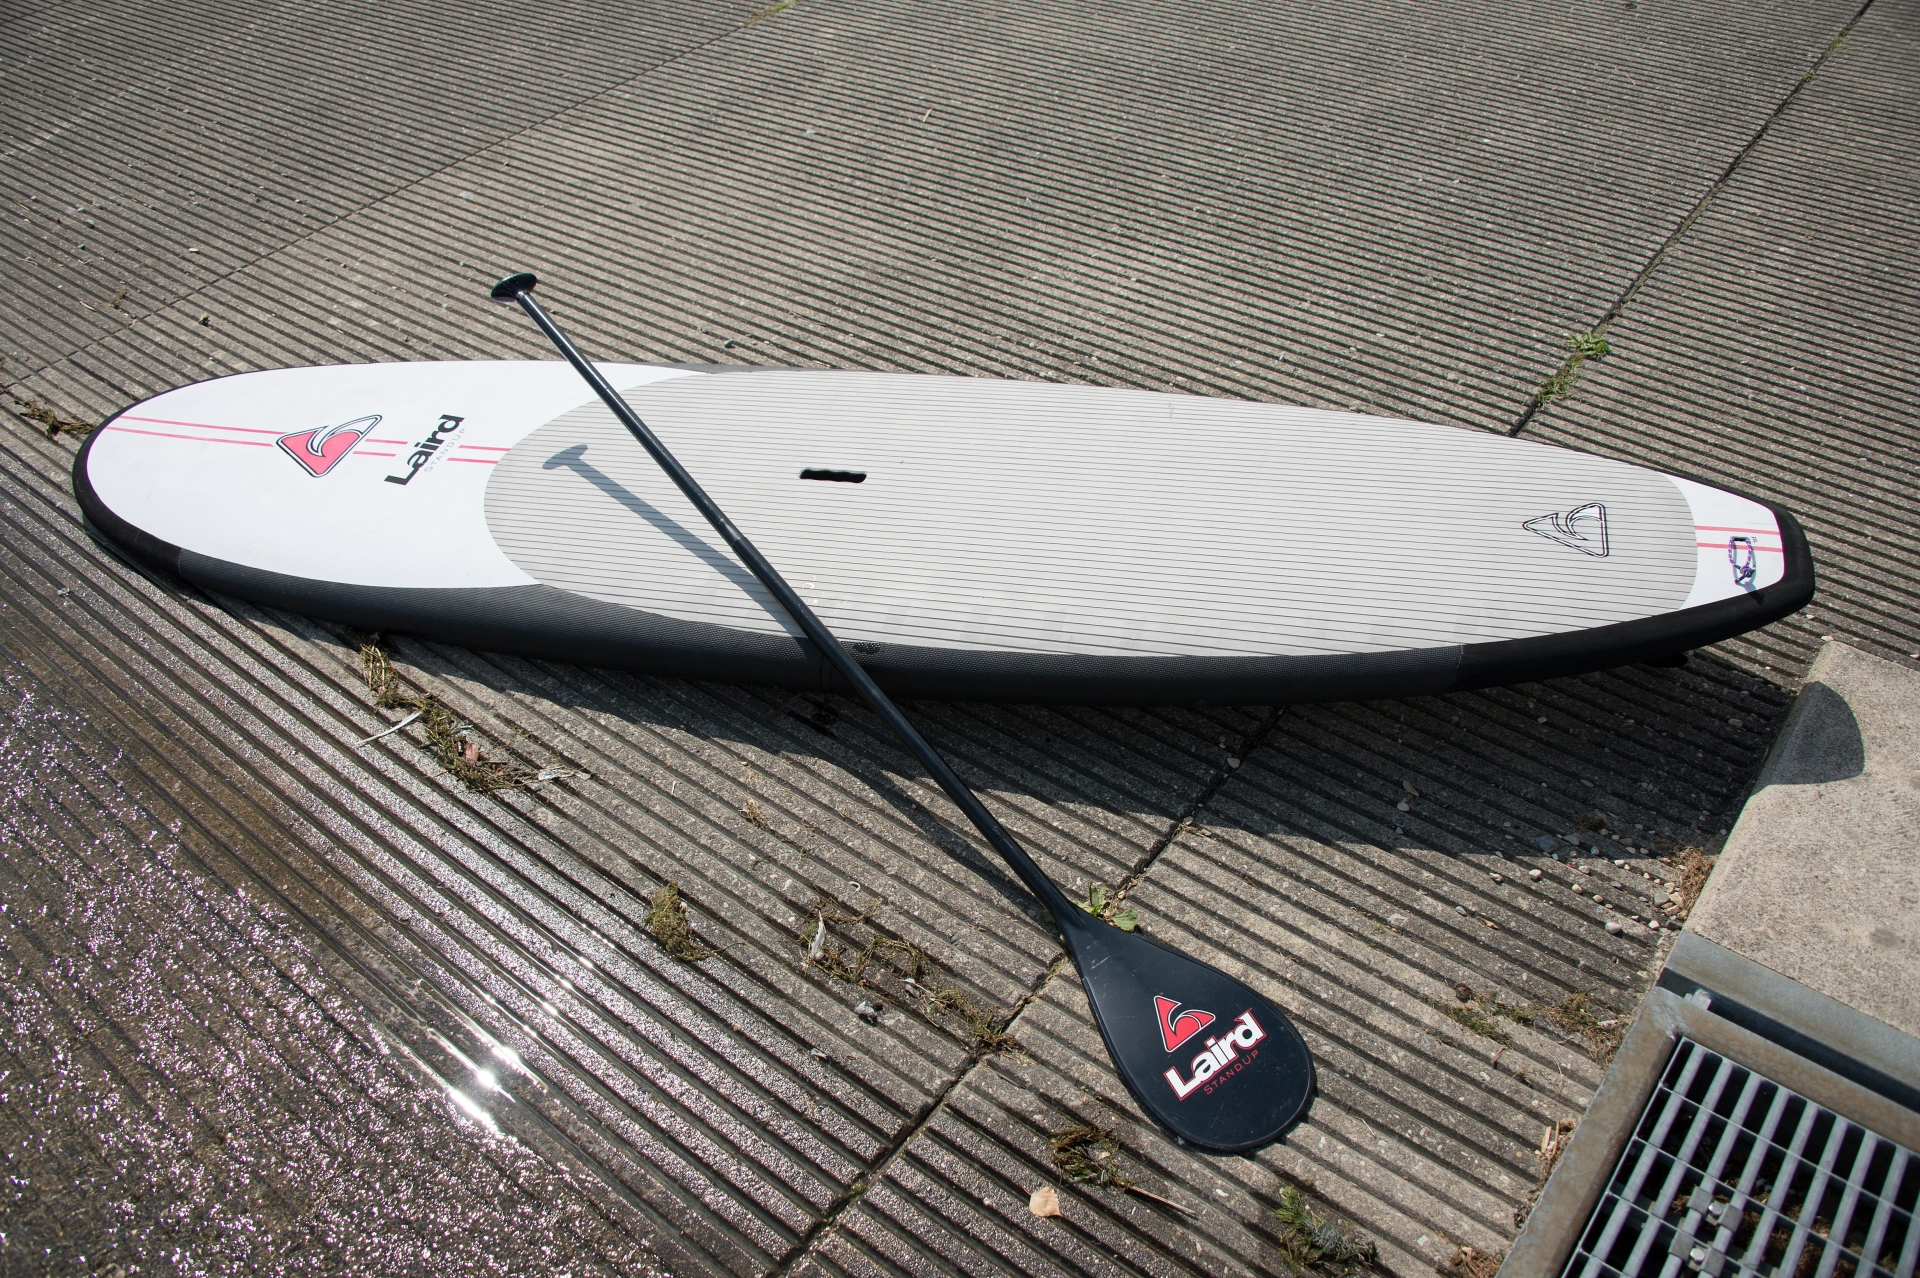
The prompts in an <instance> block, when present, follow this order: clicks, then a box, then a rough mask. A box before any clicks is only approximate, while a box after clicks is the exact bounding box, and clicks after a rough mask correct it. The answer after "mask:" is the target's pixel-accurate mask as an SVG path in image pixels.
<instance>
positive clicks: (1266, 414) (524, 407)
mask: <svg viewBox="0 0 1920 1278" xmlns="http://www.w3.org/2000/svg"><path fill="white" fill-rule="evenodd" d="M602 371H603V372H604V373H605V374H606V375H607V377H608V379H609V380H610V381H611V382H612V383H613V384H614V385H615V386H616V387H619V388H620V389H621V390H622V391H623V392H624V393H625V394H626V396H627V398H628V400H629V402H631V404H632V405H633V407H634V409H635V411H637V412H638V413H639V414H640V416H641V417H642V418H643V419H644V420H645V421H646V422H647V423H648V425H649V426H651V427H652V428H653V429H654V431H655V432H656V433H657V434H658V435H659V436H660V438H661V439H662V440H663V441H665V443H666V444H667V446H668V447H669V448H670V449H672V450H673V451H674V453H675V454H676V455H677V456H678V457H679V458H680V459H681V461H682V462H684V463H685V464H686V466H687V468H688V469H689V470H690V471H692V473H693V474H694V475H695V476H696V477H698V478H699V480H700V482H701V483H702V484H703V485H704V486H705V487H706V488H707V490H708V491H709V492H710V493H711V494H712V495H713V496H714V498H715V500H717V501H718V502H719V503H720V505H721V507H722V508H723V509H724V510H726V511H727V513H728V514H729V515H730V516H731V517H732V518H733V520H734V522H735V523H736V524H737V525H738V526H739V527H740V528H741V529H742V530H743V531H744V532H745V533H746V534H747V536H748V537H750V538H752V539H753V541H754V542H755V543H756V544H757V545H758V546H759V547H760V548H761V550H762V551H764V552H765V553H766V555H767V556H768V558H769V559H771V560H772V561H773V563H774V564H775V565H776V566H777V567H778V568H779V569H780V570H781V572H782V573H783V574H784V575H785V576H786V577H787V579H788V580H789V581H790V582H792V583H793V585H794V586H795V588H796V589H797V590H798V591H799V592H800V594H801V595H802V596H803V597H804V598H805V599H806V600H807V601H808V602H809V603H810V604H811V605H812V606H813V608H814V609H815V610H816V611H817V612H818V613H819V614H820V616H821V618H822V619H823V620H824V621H825V622H826V623H827V624H828V625H829V626H830V627H831V628H832V629H833V630H834V632H835V633H836V634H837V635H839V636H840V638H841V640H842V641H843V642H845V643H846V644H847V645H848V646H849V647H850V648H851V649H852V650H853V652H854V653H855V655H856V657H858V659H860V660H861V661H862V663H863V664H865V665H867V666H868V667H869V669H871V670H872V671H873V672H874V674H875V675H876V677H878V678H880V680H881V681H882V683H883V684H886V685H887V686H889V688H890V689H892V690H894V691H897V692H900V693H903V694H907V695H932V696H950V697H959V698H978V699H1033V700H1053V701H1108V702H1136V703H1139V702H1198V701H1228V700H1234V701H1255V702H1278V701H1299V700H1309V699H1327V698H1348V697H1368V696H1378V695H1404V694H1410V693H1419V692H1438V691H1444V690H1447V689H1449V688H1454V687H1462V686H1477V685H1484V684H1488V683H1495V682H1504V681H1512V680H1518V679H1529V678H1538V677H1544V676H1547V675H1554V674H1562V673H1572V672H1575V671H1579V670H1589V669H1598V668H1604V667H1607V666H1611V665H1618V664H1622V663H1624V662H1628V661H1635V660H1645V659H1650V658H1657V657H1663V656H1667V655H1671V654H1673V653H1677V652H1681V651H1685V650H1686V649H1689V648H1692V647H1697V646H1700V645H1701V644H1704V643H1710V642H1713V641H1715V640H1718V639H1721V638H1725V637H1727V636H1730V635H1733V634H1737V633H1740V632H1741V631H1744V630H1747V629H1751V628H1753V627H1754V626H1758V625H1763V624H1765V623H1766V622H1768V621H1772V620H1774V619H1776V618H1777V617H1780V616H1783V615H1785V614H1786V613H1788V612H1791V611H1793V610H1795V609H1797V608H1799V607H1800V606H1802V605H1803V604H1804V603H1805V602H1806V600H1807V599H1808V598H1809V597H1810V595H1811V592H1812V586H1813V572H1812V565H1811V562H1810V561H1809V559H1808V556H1807V551H1806V543H1805V539H1804V537H1803V536H1802V535H1801V534H1800V531H1799V529H1798V527H1797V526H1796V525H1795V524H1794V521H1793V520H1792V518H1791V516H1789V515H1787V514H1786V513H1785V512H1784V511H1781V510H1779V509H1777V508H1775V507H1772V506H1770V505H1768V504H1766V503H1763V502H1759V501H1756V500H1753V499H1751V498H1747V497H1742V496H1739V495H1737V494H1734V493H1729V492H1726V491H1724V490H1722V489H1718V488H1714V487H1710V486H1707V485H1704V484H1700V483H1695V482H1692V481H1690V480H1687V479H1682V478H1678V477H1674V476H1670V475H1664V474H1660V473H1658V472H1655V471H1651V470H1647V469H1644V468H1641V467H1637V466H1632V465H1629V464H1626V463H1624V462H1619V461H1613V460H1610V459H1606V458H1600V457H1594V456H1589V455H1586V454H1581V453H1576V452H1571V451H1568V450H1565V449H1560V448H1554V447H1549V446H1545V445H1541V444H1536V443H1532V442H1529V441H1520V440H1512V439H1507V438H1504V437H1501V436H1496V435H1490V434H1486V433H1483V432H1477V431H1471V430H1463V429H1456V428H1452V427H1445V426H1434V425H1429V424H1423V423H1419V422H1411V421H1400V420H1394V419H1390V418H1381V417H1369V416H1364V415H1360V414H1353V413H1338V412H1327V411H1323V410H1318V409H1305V408H1293V407H1286V406H1282V405H1273V404H1255V403H1246V402H1240V401H1232V400H1217V399H1204V398H1197V397H1192V396H1180V395H1164V394H1156V393H1151V392H1145V391H1128V390H1109V389H1102V388H1094V387H1085V386H1061V385H1054V384H1045V383H1029V382H1004V381H993V380H986V379H968V378H951V377H923V376H910V375H902V374H882V373H848V372H798V371H782V370H750V371H740V372H719V373H714V372H699V371H690V370H686V369H676V368H665V367H652V366H644V365H606V366H603V369H602ZM803 476H805V477H803ZM856 477H857V478H856ZM75 487H76V490H77V491H78V493H79V495H80V498H81V502H82V505H83V508H84V510H85V512H86V514H87V516H88V518H89V520H90V521H91V522H92V524H93V525H94V527H95V528H96V529H98V530H99V531H100V532H101V533H103V534H104V535H105V536H106V537H108V538H109V539H110V540H112V541H113V542H115V543H117V544H118V545H120V546H121V547H122V548H123V549H125V550H127V551H129V552H131V553H133V554H134V555H135V556H136V557H138V558H140V559H142V560H144V561H145V562H147V563H148V564H150V565H152V566H154V567H156V568H159V569H162V570H164V571H169V572H174V573H177V574H179V575H180V576H182V577H184V578H186V579H187V580H189V581H192V582H194V583H196V584H198V585H202V586H205V587H208V588H210V589H214V590H218V591H223V592H226V593H230V594H235V595H239V596H241V597H245V598H250V599H254V600H257V601H259V602H263V603H267V604H270V605H273V606H276V607H282V608H286V609H289V610H293V611H298V612H304V613H308V614H311V615H315V616H319V617H323V618H327V619H330V620H335V621H341V622H346V623H349V624H353V625H356V626H359V627H362V628H365V629H369V630H396V631H407V632H413V633H418V634H422V635H426V636H429V637H433V638H439V639H445V640H450V641H454V642H459V643H464V644H467V645H469V646H473V647H480V648H490V649H496V650H503V651H512V652H518V653H523V654H527V655H532V656H542V657H549V658H554V659H559V660H567V661H576V662H583V663H588V664H599V665H616V666H623V667H628V668H634V669H642V670H650V671H655V672H658V673H662V674H675V675H685V676H691V677H708V678H725V679H730V680H737V681H744V682H771V683H779V684H785V685H789V686H796V687H818V688H824V687H829V686H831V681H830V679H829V676H828V673H827V670H826V667H825V663H824V662H823V661H821V660H820V658H819V655H818V654H817V653H815V652H813V651H812V650H811V647H810V645H808V644H807V643H806V642H805V641H804V640H803V639H801V638H799V636H798V632H797V630H796V628H795V627H794V626H793V625H792V623H791V621H790V620H788V619H787V618H786V617H784V616H783V615H782V614H781V612H780V610H779V608H778V606H777V605H776V604H774V602H773V601H772V599H771V598H770V597H769V596H768V595H767V594H766V592H765V591H764V590H763V589H762V588H761V587H760V586H759V584H758V583H757V582H755V581H754V580H753V578H752V577H751V576H750V575H749V574H748V573H747V571H746V570H745V568H744V567H742V566H741V565H739V564H738V563H737V562H736V561H735V560H734V559H733V557H732V556H731V554H730V553H729V552H728V551H727V550H726V548H725V546H724V544H723V543H721V542H720V540H719V538H718V537H717V536H716V535H714V533H713V532H712V531H711V530H710V529H709V528H708V527H707V526H706V524H705V522H704V521H703V520H701V519H700V517H699V515H698V514H697V512H695V511H694V510H693V509H692V508H691V507H690V506H689V505H688V504H687V502H686V501H685V499H684V498H682V497H681V496H680V494H679V493H678V492H677V491H676V490H675V489H674V488H673V486H672V484H671V482H670V481H669V480H668V479H667V478H666V476H665V475H664V474H662V473H661V472H660V471H659V469H658V468H657V467H656V466H655V465H654V464H653V462H652V461H651V459H649V458H648V457H647V455H646V454H645V452H644V451H642V450H641V448H640V447H639V446H638V444H636V443H635V442H634V441H633V440H632V438H631V437H629V436H628V435H627V433H626V431H625V430H624V429H622V428H621V427H620V425H619V424H618V422H617V421H615V420H614V418H613V416H612V415H611V414H610V413H608V412H607V410H606V409H605V408H604V407H603V406H602V405H600V404H599V403H598V402H597V401H593V400H591V399H590V393H589V392H588V391H587V389H586V388H585V386H584V385H583V384H582V383H581V382H580V380H579V378H578V376H577V375H576V374H575V373H574V372H573V370H572V369H571V368H569V367H567V366H566V365H565V364H560V363H548V362H533V363H504V362H503V363H437V364H436V363H417V364H376V365H350V366H340V367H325V368H296V369H281V370H275V371H270V372H260V373H246V374H240V375H238V376H233V377H225V378H219V379H216V380H214V381H209V382H202V383H198V384H196V385H192V386H186V387H182V388H180V389H178V390H174V391H169V392H167V393H165V394H163V395H159V396H156V397H154V398H152V399H149V400H146V401H144V402H143V403H141V404H138V405H136V406H134V407H132V408H129V409H127V410H125V411H124V412H122V413H120V414H118V415H117V416H115V417H114V418H112V419H111V420H109V421H108V422H107V423H106V424H105V425H104V426H102V428H101V429H100V430H99V431H97V432H95V434H94V435H93V436H92V437H91V439H90V440H89V441H88V444H87V446H86V448H85V449H84V450H83V452H82V454H81V456H80V457H79V458H78V459H77V460H76V463H75Z"/></svg>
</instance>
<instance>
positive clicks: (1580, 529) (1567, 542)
mask: <svg viewBox="0 0 1920 1278" xmlns="http://www.w3.org/2000/svg"><path fill="white" fill-rule="evenodd" d="M1520 526H1521V527H1522V528H1524V529H1526V530H1527V531H1528V532H1530V533H1539V534H1540V535H1541V536H1542V537H1545V538H1546V539H1547V540H1548V541H1553V542H1558V543H1559V544H1560V545H1562V546H1570V547H1572V548H1573V549H1575V550H1577V551H1579V552H1580V553H1581V554H1583V555H1592V556H1593V557H1594V558H1595V559H1605V558H1606V557H1607V508H1606V507H1605V506H1602V505H1601V504H1600V503H1599V502H1597V501H1590V502H1588V503H1587V504H1586V505H1584V506H1575V507H1574V508H1573V509H1572V510H1569V511H1568V512H1567V513H1565V514H1564V515H1563V514H1561V513H1560V512H1559V511H1555V512H1554V513H1553V514H1551V515H1542V516H1540V518H1538V519H1529V520H1528V521H1527V522H1526V523H1524V524H1521V525H1520Z"/></svg>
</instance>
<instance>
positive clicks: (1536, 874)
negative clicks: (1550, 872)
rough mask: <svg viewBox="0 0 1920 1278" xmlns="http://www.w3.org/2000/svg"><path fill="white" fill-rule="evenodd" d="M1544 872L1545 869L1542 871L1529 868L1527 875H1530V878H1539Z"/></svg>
mask: <svg viewBox="0 0 1920 1278" xmlns="http://www.w3.org/2000/svg"><path fill="white" fill-rule="evenodd" d="M1543 873H1545V871H1542V870H1528V871H1527V877H1528V878H1530V879H1537V878H1539V877H1540V876H1541V874H1543Z"/></svg>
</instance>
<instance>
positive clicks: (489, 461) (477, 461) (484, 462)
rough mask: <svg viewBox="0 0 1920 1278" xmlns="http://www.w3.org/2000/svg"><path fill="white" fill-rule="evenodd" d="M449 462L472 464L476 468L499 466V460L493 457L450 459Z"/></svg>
mask: <svg viewBox="0 0 1920 1278" xmlns="http://www.w3.org/2000/svg"><path fill="white" fill-rule="evenodd" d="M447 460H448V461H463V462H472V463H473V464H474V465H476V466H498V465H499V464H500V462H499V459H497V458H492V457H449V458H447Z"/></svg>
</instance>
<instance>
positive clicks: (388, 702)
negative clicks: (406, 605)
mask: <svg viewBox="0 0 1920 1278" xmlns="http://www.w3.org/2000/svg"><path fill="white" fill-rule="evenodd" d="M360 668H361V670H362V672H363V673H364V674H365V675H366V680H367V688H368V690H369V691H371V692H372V693H373V704H374V705H376V706H379V707H380V708H381V709H382V710H411V711H413V712H414V713H415V715H416V716H417V717H418V720H419V723H420V730H421V731H422V732H423V733H424V734H425V735H426V739H427V740H426V746H427V749H428V750H430V751H432V752H433V755H434V757H435V758H437V759H438V760H439V761H440V766H441V767H443V768H445V769H446V770H447V771H448V772H449V773H451V774H453V776H454V777H456V778H457V779H458V780H459V781H460V782H461V784H463V785H465V786H466V787H467V789H469V790H472V791H475V792H476V793H480V794H485V793H487V792H488V791H491V790H510V789H517V788H519V787H521V786H524V785H526V784H527V782H529V781H531V780H533V779H534V772H533V769H531V768H528V767H523V766H522V765H520V764H518V763H514V762H512V761H511V760H508V759H491V758H488V757H486V756H485V755H483V754H482V753H481V752H480V743H479V741H478V740H476V739H474V738H473V737H471V736H469V735H468V734H469V732H470V731H471V728H472V725H471V724H468V723H464V722H462V721H461V720H460V719H459V718H457V717H456V716H455V715H454V713H453V711H451V710H449V709H447V708H446V707H445V706H444V705H442V704H440V702H439V701H438V700H436V699H435V698H434V697H433V696H432V695H430V694H428V693H419V694H414V693H409V692H407V691H405V690H404V689H403V688H402V686H401V683H400V673H399V671H397V670H395V669H394V668H393V662H392V661H391V660H389V659H388V657H387V653H386V650H385V649H384V648H382V647H381V646H380V645H379V643H378V642H377V641H375V640H373V639H366V640H363V641H362V642H361V644H360ZM376 735H381V734H376Z"/></svg>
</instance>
